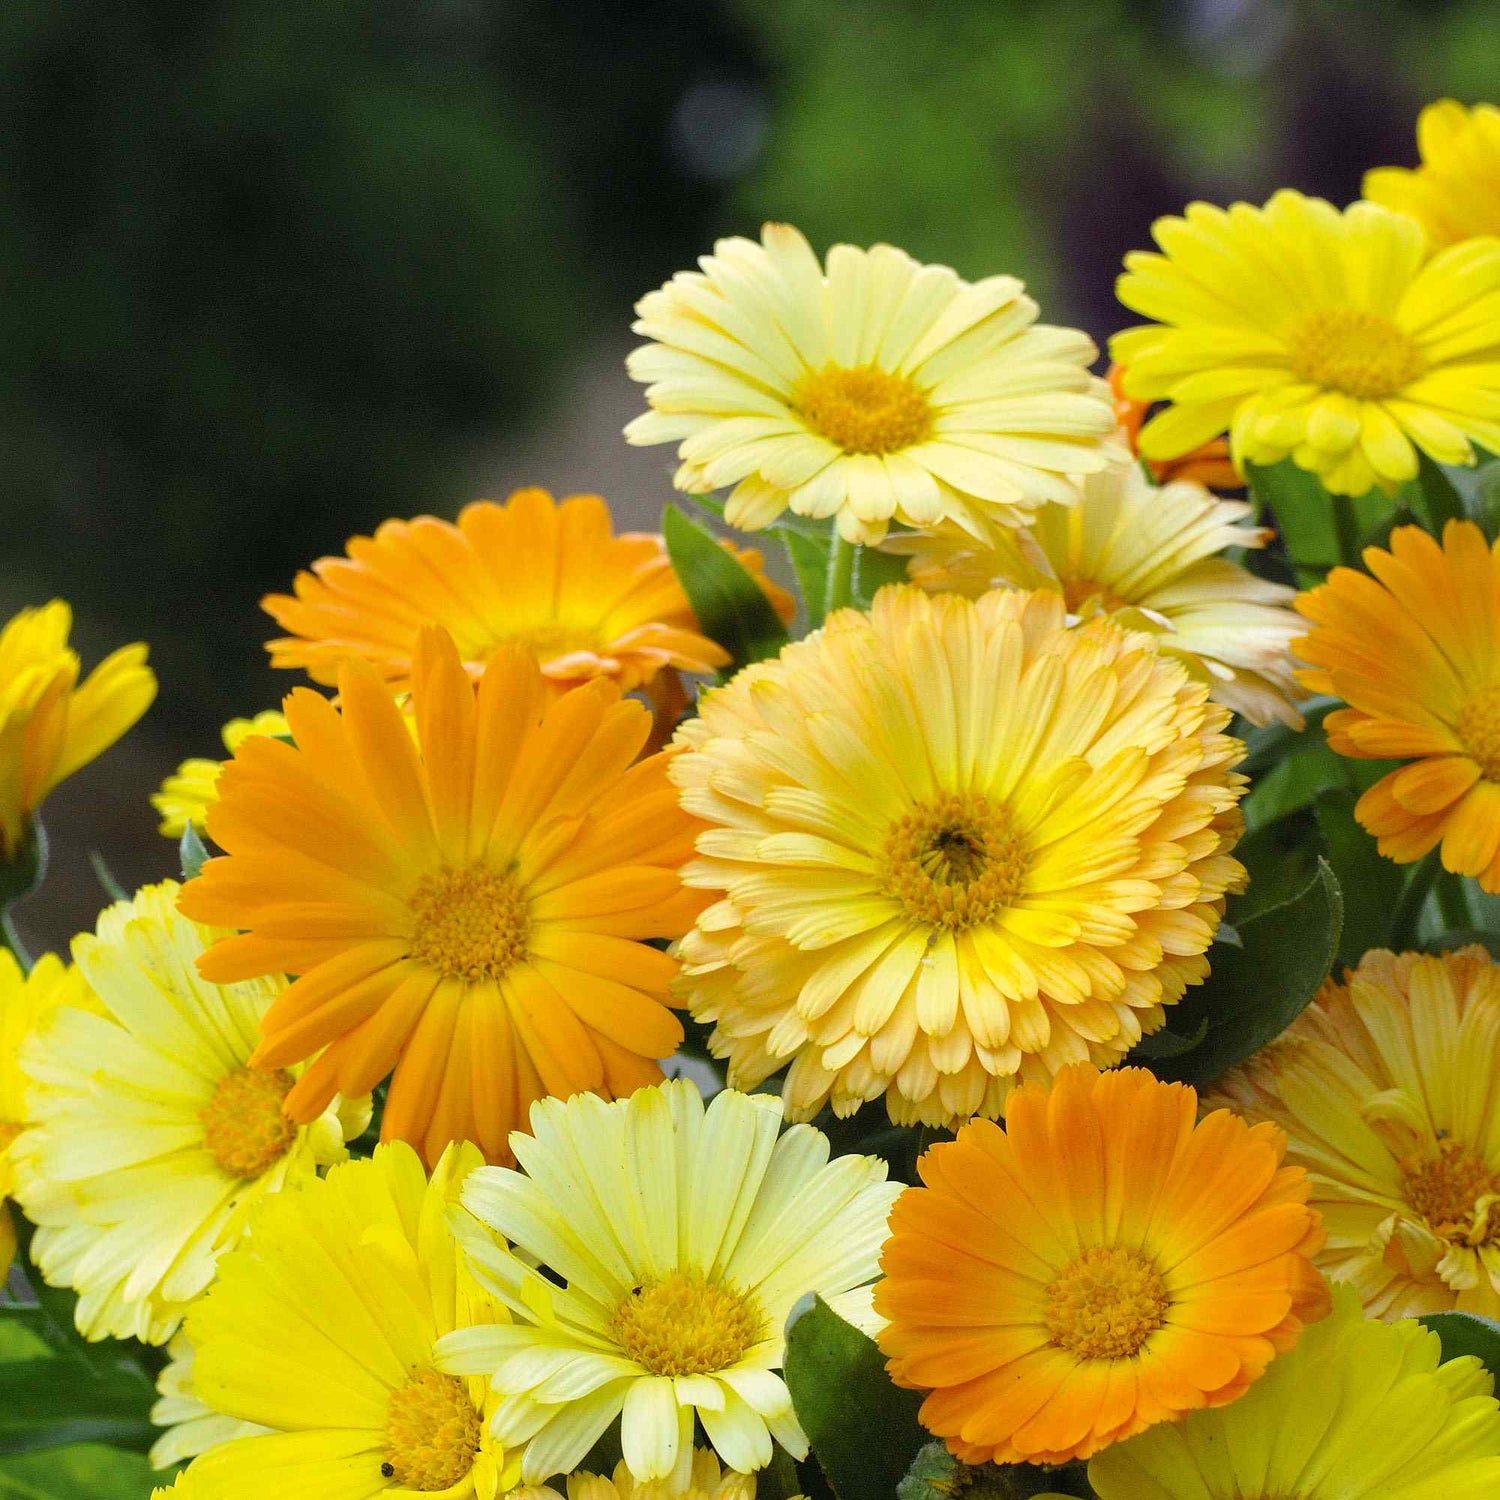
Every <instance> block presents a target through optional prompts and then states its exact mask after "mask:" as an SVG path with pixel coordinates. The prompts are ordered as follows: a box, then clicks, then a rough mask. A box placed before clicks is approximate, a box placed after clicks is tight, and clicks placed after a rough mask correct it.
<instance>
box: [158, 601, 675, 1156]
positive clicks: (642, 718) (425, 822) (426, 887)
mask: <svg viewBox="0 0 1500 1500" xmlns="http://www.w3.org/2000/svg"><path fill="white" fill-rule="evenodd" d="M338 687H339V694H340V699H341V704H342V707H341V708H336V707H335V706H334V705H333V704H331V703H329V702H328V700H327V699H325V698H323V697H322V696H321V695H320V694H318V693H315V692H313V691H311V690H310V689H298V690H297V691H295V692H293V693H292V694H290V695H289V696H288V698H287V699H286V703H285V711H286V717H287V724H288V727H289V728H290V730H291V733H292V736H293V739H294V741H295V743H294V744H287V743H285V742H284V741H282V740H279V739H272V738H268V737H265V736H254V737H252V738H250V739H247V740H246V741H244V743H243V744H241V746H240V748H239V750H238V751H237V752H236V754H235V757H234V759H233V760H232V761H230V762H229V763H228V764H227V765H226V766H225V768H224V771H223V774H222V776H221V777H220V779H219V794H220V795H219V800H218V801H217V802H216V803H214V805H213V806H212V807H211V808H210V809H209V812H208V831H209V834H210V836H211V837H212V838H213V839H214V841H215V842H216V843H217V844H218V845H219V846H220V847H221V848H223V849H225V850H226V851H227V857H224V858H219V859H212V860H210V861H208V863H207V864H206V865H205V866H204V868H203V873H202V875H201V876H200V877H199V878H198V879H197V880H195V881H193V882H192V883H191V884H190V885H188V886H187V887H186V888H185V889H184V891H183V894H182V909H183V910H184V911H185V912H187V913H188V914H190V915H192V916H194V917H195V918H196V919H198V920H203V921H210V922H212V921H223V922H225V923H227V924H229V925H233V926H237V927H240V928H245V929H248V930H247V931H245V932H243V933H241V934H240V935H237V936H234V937H230V938H226V939H225V940H223V941H222V942H220V943H218V944H217V945H216V946H215V947H214V948H213V949H212V950H211V951H210V952H209V953H207V954H206V955H205V956H204V958H203V960H202V964H201V967H202V970H203V973H204V975H205V977H209V978H213V979H215V980H218V981H221V982H228V981H230V980H238V979H248V978H250V977H252V976H254V975H259V974H268V973H274V972H278V971H285V972H286V973H289V974H295V975H298V976H300V977H299V978H298V979H297V982H296V983H295V984H293V985H292V986H291V987H290V988H289V989H288V990H287V991H286V993H285V994H284V995H283V996H282V997H281V998H280V999H279V1000H278V1001H277V1003H276V1004H275V1005H273V1006H272V1008H271V1009H270V1011H269V1012H268V1013H267V1015H266V1016H265V1019H264V1020H263V1022H262V1024H261V1034H262V1038H263V1040H262V1042H261V1045H260V1047H259V1049H258V1051H257V1052H256V1054H255V1059H254V1060H255V1062H256V1063H257V1064H258V1065H260V1066H264V1067H284V1066H286V1065H288V1064H290V1063H292V1062H295V1061H297V1060H300V1059H303V1058H308V1057H313V1056H314V1054H318V1055H317V1057H316V1060H315V1061H314V1062H313V1063H312V1065H311V1066H310V1067H309V1068H308V1070H307V1072H306V1073H305V1074H304V1075H303V1077H302V1078H301V1079H300V1080H299V1081H298V1084H297V1086H296V1087H295V1088H294V1089H293V1090H292V1092H291V1093H290V1094H288V1096H287V1100H286V1108H287V1110H288V1112H289V1113H291V1114H292V1115H293V1116H294V1118H297V1119H299V1120H300V1119H308V1118H311V1117H313V1116H314V1115H316V1114H317V1113H318V1112H319V1111H320V1110H321V1109H323V1108H324V1107H325V1106H326V1104H327V1102H328V1101H329V1099H331V1098H332V1097H333V1095H334V1094H335V1093H337V1092H341V1091H342V1092H345V1093H347V1090H348V1085H349V1082H350V1081H351V1080H353V1079H363V1080H365V1083H364V1085H363V1090H364V1091H367V1090H368V1089H369V1088H371V1087H372V1086H373V1085H374V1084H375V1083H376V1082H377V1081H378V1080H379V1079H381V1078H382V1077H384V1076H385V1075H386V1074H387V1073H389V1072H390V1071H391V1069H392V1067H394V1068H395V1073H394V1076H393V1078H392V1080H391V1087H390V1094H389V1097H388V1099H387V1102H386V1109H385V1117H384V1124H383V1134H384V1136H385V1137H386V1138H387V1139H391V1138H396V1139H402V1140H407V1141H410V1142H411V1143H412V1144H413V1145H415V1146H417V1147H418V1149H419V1150H423V1151H425V1154H426V1157H427V1160H428V1161H429V1163H430V1162H435V1161H436V1160H437V1158H438V1157H439V1155H441V1153H442V1150H443V1148H444V1146H445V1145H446V1144H447V1143H448V1142H449V1141H453V1140H472V1141H475V1142H477V1143H478V1144H479V1145H480V1146H481V1147H482V1148H483V1150H484V1151H485V1154H486V1155H487V1156H489V1157H490V1158H491V1159H493V1160H497V1161H498V1160H509V1150H508V1146H507V1137H508V1136H509V1133H510V1131H511V1130H512V1129H514V1128H516V1127H517V1126H519V1125H522V1124H523V1123H524V1121H525V1119H526V1113H527V1110H528V1108H529V1106H530V1104H531V1102H532V1101H533V1100H534V1099H537V1098H540V1097H542V1096H544V1095H547V1094H557V1095H561V1096H567V1095H569V1094H573V1093H576V1092H578V1091H580V1090H592V1091H594V1092H597V1093H600V1094H603V1095H605V1096H606V1097H608V1096H611V1095H617V1094H628V1093H630V1092H632V1091H633V1090H635V1089H636V1088H639V1087H640V1086H641V1085H642V1084H645V1083H649V1082H652V1081H654V1080H656V1079H658V1078H660V1076H661V1073H660V1070H659V1068H658V1067H657V1065H656V1062H655V1061H654V1059H656V1058H661V1057H667V1056H669V1055H670V1054H671V1053H672V1052H673V1051H674V1050H675V1049H676V1047H677V1045H678V1043H679V1042H680V1041H681V1040H682V1026H681V1023H680V1022H679V1021H678V1020H677V1018H676V1016H674V1015H673V1014H672V1013H671V1011H670V1010H669V1009H668V1008H667V1004H668V1002H667V987H668V985H669V983H670V982H671V980H672V978H673V976H674V975H675V974H676V972H677V964H676V962H675V961H674V960H673V959H671V958H669V957H668V956H667V955H666V954H664V953H661V952H658V951H657V950H656V949H654V948H651V947H648V946H647V945H646V944H645V942H643V941H642V940H643V939H646V938H663V937H674V936H677V935H679V934H681V933H682V932H684V931H686V929H687V928H688V926H690V925H691V923H692V920H693V916H694V914H695V913H696V911H697V909H698V907H699V906H700V905H701V904H702V903H701V899H700V898H698V897H696V896H693V895H689V894H688V893H686V892H685V891H684V890H683V888H682V885H681V882H680V881H679V879H678V876H677V869H678V866H679V865H680V864H681V863H682V862H683V860H684V859H686V858H687V857H688V856H689V854H690V852H691V848H692V838H693V830H694V824H693V823H692V820H691V819H689V818H688V817H686V816H685V815H683V814H681V813H679V812H678V811H677V809H676V798H675V795H674V793H673V790H672V788H671V787H670V786H669V785H668V783H667V779H666V775H665V759H666V757H664V756H660V755H658V756H653V757H650V758H648V759H645V760H642V761H641V762H640V763H639V764H634V765H632V762H634V761H635V760H636V757H637V755H638V754H639V752H640V749H641V746H642V745H643V743H644V742H645V740H646V737H647V734H648V733H649V731H650V727H651V719H650V715H649V713H648V712H647V711H646V709H645V707H644V706H643V705H641V704H639V703H635V702H631V701H629V700H622V699H621V698H620V692H619V688H618V686H616V684H614V683H612V682H609V681H596V682H593V683H590V684H588V685H586V686H584V687H581V688H579V689H577V690H576V691H574V692H571V693H568V694H565V695H563V696H562V697H561V698H554V697H553V696H552V695H551V694H549V693H548V692H547V691H546V688H545V685H544V679H543V676H542V673H541V671H540V669H539V668H538V666H537V664H536V662H535V660H534V658H533V657H532V655H531V653H530V652H529V651H527V650H526V649H525V648H523V647H518V646H505V647H501V648H500V649H498V650H497V651H496V652H495V653H494V655H493V656H492V658H491V659H490V662H489V664H488V665H487V666H486V667H485V669H484V672H483V674H482V675H481V677H480V679H479V682H478V684H477V686H476V684H474V683H473V682H471V680H470V677H469V674H468V673H467V672H466V671H465V667H464V663H463V661H462V659H461V658H460V655H459V652H458V650H457V648H456V647H455V646H454V643H453V640H452V638H451V637H450V636H449V635H448V633H447V632H446V631H444V630H442V629H441V628H439V627H429V628H427V629H426V630H424V631H423V632H422V633H421V635H420V637H419V639H418V641H417V648H416V656H415V661H414V663H413V670H412V703H411V708H412V712H413V715H414V719H415V724H416V731H417V732H416V736H415V738H414V737H413V735H412V733H411V731H410V730H409V729H408V727H407V724H406V722H405V720H404V719H403V717H402V713H401V710H400V709H399V708H398V707H397V706H396V703H395V700H394V699H393V698H392V697H391V694H390V693H389V691H388V690H387V688H386V686H385V684H384V683H383V682H382V681H381V679H380V676H379V675H378V674H377V672H376V671H375V669H374V668H373V667H371V666H370V665H368V664H367V663H364V662H359V661H355V662H350V663H347V664H346V665H345V666H344V667H343V668H342V669H341V670H340V673H339V679H338ZM325 1049H326V1050H325Z"/></svg>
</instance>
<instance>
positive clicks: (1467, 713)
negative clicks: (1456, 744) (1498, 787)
mask: <svg viewBox="0 0 1500 1500" xmlns="http://www.w3.org/2000/svg"><path fill="white" fill-rule="evenodd" d="M1458 737H1459V739H1460V740H1462V741H1463V747H1464V749H1465V750H1466V751H1467V752H1468V753H1469V756H1470V758H1471V759H1473V760H1476V761H1478V762H1479V769H1480V772H1481V774H1482V775H1483V776H1484V779H1485V780H1486V781H1500V688H1489V689H1487V690H1486V691H1485V692H1482V693H1477V694H1476V695H1475V696H1474V697H1472V698H1470V699H1469V701H1468V702H1467V703H1465V704H1464V706H1463V707H1462V708H1461V709H1459V711H1458Z"/></svg>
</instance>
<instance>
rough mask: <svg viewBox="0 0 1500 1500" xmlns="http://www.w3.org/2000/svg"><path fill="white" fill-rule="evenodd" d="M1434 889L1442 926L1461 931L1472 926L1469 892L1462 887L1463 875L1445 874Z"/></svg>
mask: <svg viewBox="0 0 1500 1500" xmlns="http://www.w3.org/2000/svg"><path fill="white" fill-rule="evenodd" d="M1436 889H1437V901H1438V910H1439V911H1440V912H1441V913H1442V914H1443V926H1444V928H1446V929H1447V931H1449V932H1462V931H1464V930H1465V929H1466V928H1469V927H1472V926H1473V925H1474V916H1473V913H1472V912H1470V910H1469V893H1468V891H1467V890H1466V889H1465V888H1464V879H1463V876H1462V875H1447V874H1445V875H1443V876H1442V877H1440V878H1439V880H1438V882H1437V886H1436Z"/></svg>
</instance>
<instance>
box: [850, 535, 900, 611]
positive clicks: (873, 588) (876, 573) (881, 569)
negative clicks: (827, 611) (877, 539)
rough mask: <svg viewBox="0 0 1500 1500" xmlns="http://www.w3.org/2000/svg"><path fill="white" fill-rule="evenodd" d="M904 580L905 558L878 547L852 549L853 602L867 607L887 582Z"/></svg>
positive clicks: (858, 606)
mask: <svg viewBox="0 0 1500 1500" xmlns="http://www.w3.org/2000/svg"><path fill="white" fill-rule="evenodd" d="M905 582H906V559H905V558H904V557H898V556H897V555H896V554H895V553H894V552H882V551H881V550H880V549H879V548H878V547H856V548H855V551H854V603H855V606H856V607H857V608H859V609H869V607H870V605H871V604H873V603H874V602H875V596H876V594H878V593H879V592H880V591H881V589H883V588H884V587H885V586H886V584H888V583H905Z"/></svg>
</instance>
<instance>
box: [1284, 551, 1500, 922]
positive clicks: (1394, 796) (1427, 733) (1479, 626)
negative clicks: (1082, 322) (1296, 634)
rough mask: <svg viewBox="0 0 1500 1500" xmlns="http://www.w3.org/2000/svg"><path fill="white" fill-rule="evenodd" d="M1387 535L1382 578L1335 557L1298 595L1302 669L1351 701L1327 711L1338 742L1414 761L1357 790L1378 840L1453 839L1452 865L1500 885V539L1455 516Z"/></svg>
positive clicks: (1447, 843)
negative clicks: (1307, 625)
mask: <svg viewBox="0 0 1500 1500" xmlns="http://www.w3.org/2000/svg"><path fill="white" fill-rule="evenodd" d="M1389 547H1390V550H1389V551H1386V550H1385V549H1383V548H1380V547H1366V548H1365V554H1364V559H1365V566H1366V567H1367V568H1368V569H1369V570H1370V573H1373V574H1374V575H1375V576H1374V577H1373V578H1372V577H1370V576H1368V575H1367V574H1365V573H1360V572H1357V571H1355V570H1354V569H1352V568H1335V569H1334V570H1333V571H1332V572H1331V573H1330V574H1329V575H1328V581H1327V582H1326V583H1324V584H1322V585H1321V586H1319V587H1318V588H1315V589H1312V590H1311V591H1310V592H1308V593H1305V594H1303V595H1301V596H1300V597H1299V598H1298V600H1297V609H1298V610H1299V611H1300V612H1301V613H1302V614H1303V615H1305V616H1306V617H1307V619H1308V620H1310V621H1311V622H1312V628H1311V629H1310V630H1309V632H1308V634H1307V635H1305V636H1303V637H1301V638H1300V639H1299V640H1297V641H1295V642H1294V643H1293V648H1292V649H1293V650H1294V651H1295V652H1296V654H1297V655H1298V656H1300V657H1301V658H1302V660H1303V661H1305V662H1307V663H1309V665H1310V670H1308V671H1304V672H1300V673H1299V674H1298V676H1299V677H1300V678H1301V681H1302V684H1303V686H1304V687H1306V688H1308V689H1309V690H1310V691H1312V692H1315V693H1331V694H1332V695H1333V696H1334V697H1336V698H1342V699H1343V700H1344V702H1345V703H1346V704H1348V705H1349V706H1348V707H1347V708H1343V709H1339V710H1337V711H1336V712H1334V713H1331V714H1329V715H1328V717H1327V719H1325V720H1324V728H1325V729H1326V731H1327V733H1328V743H1329V744H1330V745H1331V746H1332V747H1333V749H1334V750H1336V751H1337V752H1338V753H1339V754H1340V755H1348V756H1353V757H1355V758H1357V759H1361V760H1404V761H1406V762H1408V763H1407V764H1406V765H1404V766H1402V767H1401V768H1400V769H1398V770H1395V771H1392V772H1391V773H1390V774H1389V775H1387V776H1383V777H1381V779H1380V780H1379V781H1377V782H1376V783H1375V785H1374V786H1372V787H1371V788H1370V789H1369V790H1368V791H1367V792H1365V793H1364V795H1363V796H1361V797H1360V799H1359V801H1358V802H1357V803H1356V804H1355V808H1354V815H1355V817H1356V818H1358V820H1359V821H1360V823H1361V824H1362V825H1363V826H1364V827H1365V828H1366V829H1368V830H1369V831H1370V832H1371V833H1373V834H1374V835H1375V838H1376V843H1377V846H1378V848H1379V849H1380V852H1381V853H1382V854H1384V855H1385V856H1386V857H1387V858H1388V859H1393V860H1395V861H1396V862H1397V863H1398V864H1403V865H1404V864H1410V863H1411V862H1412V861H1413V860H1418V859H1421V858H1422V856H1423V855H1425V854H1427V853H1429V852H1430V851H1431V850H1432V849H1434V848H1435V847H1436V846H1437V845H1438V844H1439V843H1441V844H1442V861H1443V867H1444V869H1447V870H1451V871H1453V872H1455V873H1456V874H1459V875H1472V876H1474V877H1475V878H1476V879H1477V880H1478V881H1479V883H1480V885H1481V886H1483V887H1484V889H1485V890H1487V891H1490V892H1492V893H1494V892H1500V543H1497V544H1495V545H1494V546H1491V545H1490V544H1489V543H1487V542H1486V541H1485V539H1484V533H1483V532H1482V531H1480V529H1479V528H1478V527H1477V526H1476V525H1475V524H1474V523H1473V522H1472V521H1450V522H1449V523H1448V525H1447V526H1446V527H1445V528H1444V531H1443V541H1442V545H1441V546H1439V544H1438V543H1437V541H1436V540H1435V539H1434V538H1433V537H1431V536H1429V535H1428V533H1427V532H1425V531H1423V530H1422V528H1421V527H1420V526H1398V527H1397V528H1396V530H1395V531H1393V532H1392V533H1391V539H1390V543H1389Z"/></svg>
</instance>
